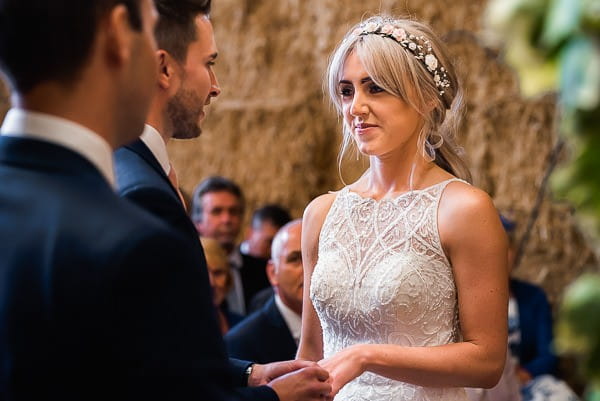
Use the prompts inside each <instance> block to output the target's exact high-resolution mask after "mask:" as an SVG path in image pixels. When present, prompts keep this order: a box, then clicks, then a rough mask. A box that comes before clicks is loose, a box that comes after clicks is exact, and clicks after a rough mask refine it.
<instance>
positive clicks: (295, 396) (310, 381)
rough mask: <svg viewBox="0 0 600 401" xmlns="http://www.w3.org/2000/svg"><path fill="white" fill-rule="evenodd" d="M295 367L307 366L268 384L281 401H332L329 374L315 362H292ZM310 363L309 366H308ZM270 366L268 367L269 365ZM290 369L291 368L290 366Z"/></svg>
mask: <svg viewBox="0 0 600 401" xmlns="http://www.w3.org/2000/svg"><path fill="white" fill-rule="evenodd" d="M290 362H294V365H293V366H305V367H302V368H300V369H298V370H295V371H293V372H291V373H287V374H285V375H283V376H280V377H278V378H277V379H273V380H271V381H270V382H269V383H268V386H270V387H271V388H272V389H273V390H275V392H276V393H277V396H278V397H279V400H280V401H317V400H318V401H323V400H330V399H331V398H330V393H331V384H330V383H329V382H328V379H329V373H328V372H327V371H326V370H325V369H323V368H321V367H320V366H319V365H317V364H316V363H315V362H307V361H290ZM306 363H308V365H306ZM267 366H268V365H267ZM288 367H291V366H290V365H288Z"/></svg>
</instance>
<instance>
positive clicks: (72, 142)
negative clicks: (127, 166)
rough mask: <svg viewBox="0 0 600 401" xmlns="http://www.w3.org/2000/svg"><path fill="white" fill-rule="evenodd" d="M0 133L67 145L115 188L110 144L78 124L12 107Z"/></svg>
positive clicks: (66, 146) (65, 146)
mask: <svg viewBox="0 0 600 401" xmlns="http://www.w3.org/2000/svg"><path fill="white" fill-rule="evenodd" d="M0 134H2V135H6V136H12V137H20V138H33V139H38V140H42V141H45V142H49V143H52V144H55V145H58V146H62V147H64V148H67V149H70V150H72V151H73V152H76V153H78V154H80V155H81V156H83V157H84V158H85V159H87V160H88V161H89V162H90V163H92V164H93V165H94V166H95V167H96V168H97V169H98V170H99V171H100V173H101V174H102V175H103V176H104V178H105V179H106V181H108V183H109V184H110V185H111V186H112V187H113V188H115V173H114V167H113V159H112V153H113V152H112V149H111V147H110V145H109V144H108V142H107V141H106V140H105V139H104V138H102V137H101V136H100V135H98V134H97V133H95V132H94V131H92V130H90V129H89V128H86V127H84V126H83V125H81V124H78V123H76V122H74V121H70V120H67V119H65V118H61V117H57V116H54V115H50V114H45V113H40V112H35V111H31V110H24V109H18V108H13V109H10V110H9V111H8V113H7V114H6V117H5V119H4V123H3V124H2V127H1V128H0Z"/></svg>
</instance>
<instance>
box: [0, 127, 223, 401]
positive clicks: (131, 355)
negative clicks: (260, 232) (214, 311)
mask: <svg viewBox="0 0 600 401" xmlns="http://www.w3.org/2000/svg"><path fill="white" fill-rule="evenodd" d="M0 183H1V185H0V238H1V240H0V399H2V400H27V401H29V400H58V399H59V400H78V401H79V400H107V399H117V400H121V399H128V400H131V399H144V400H162V401H164V400H165V399H173V400H174V399H188V398H192V399H196V400H198V399H217V396H218V395H219V394H218V393H219V391H218V389H217V390H214V389H213V388H215V387H216V386H218V385H219V386H227V385H229V383H230V381H229V378H228V376H227V372H228V370H229V368H228V366H227V365H226V364H224V363H222V361H223V358H224V354H225V350H224V347H223V344H222V341H221V339H220V337H219V335H218V329H217V328H216V327H212V326H211V325H208V324H206V322H204V321H203V320H202V319H193V318H192V317H193V316H198V315H202V314H203V313H204V314H208V313H209V308H207V307H206V305H209V303H210V302H211V300H210V297H209V294H208V293H207V292H206V291H198V288H207V287H208V280H207V277H206V274H205V272H204V271H202V270H201V269H200V268H199V267H198V266H199V264H200V263H201V258H200V255H198V254H197V253H196V252H192V251H190V248H189V246H188V245H187V242H186V240H185V239H184V238H183V237H182V236H181V235H180V234H179V233H177V232H176V231H175V230H173V229H171V228H170V227H168V226H167V225H165V224H164V223H162V222H161V221H160V220H158V219H156V218H154V217H153V216H151V215H150V214H147V213H146V212H144V211H142V210H140V209H138V208H137V207H135V206H133V205H131V204H130V203H129V202H126V201H124V200H122V199H119V198H118V197H117V196H116V195H115V194H114V192H113V189H112V188H110V186H109V185H108V184H107V183H106V181H105V180H104V178H103V177H102V176H101V174H100V172H99V171H98V170H97V169H96V168H95V167H94V166H93V165H92V164H91V163H90V162H89V161H88V160H86V159H85V158H83V157H82V156H80V155H79V154H77V153H75V152H72V151H70V150H68V149H66V148H63V147H60V146H57V145H53V144H50V143H47V142H43V141H38V140H34V139H25V138H13V137H4V136H0ZM207 350H210V352H207ZM208 378H210V379H208ZM206 380H211V381H213V383H210V384H207V383H205V381H206ZM219 388H220V387H219Z"/></svg>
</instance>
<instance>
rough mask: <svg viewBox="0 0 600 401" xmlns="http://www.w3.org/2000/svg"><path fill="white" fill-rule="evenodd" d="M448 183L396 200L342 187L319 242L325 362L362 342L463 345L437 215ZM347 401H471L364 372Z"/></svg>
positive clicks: (314, 291) (317, 294)
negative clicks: (357, 192) (366, 196)
mask: <svg viewBox="0 0 600 401" xmlns="http://www.w3.org/2000/svg"><path fill="white" fill-rule="evenodd" d="M454 180H456V179H452V180H447V181H444V182H441V183H438V184H436V185H433V186H431V187H428V188H425V189H422V190H415V191H410V192H407V193H405V194H402V195H400V196H398V197H396V198H392V199H382V200H378V201H377V200H374V199H371V198H363V197H361V196H360V195H358V194H356V193H354V192H351V191H350V190H349V188H348V187H346V188H344V189H342V190H341V191H340V192H339V193H338V195H337V196H336V199H335V201H334V202H333V204H332V205H331V208H330V210H329V213H328V214H327V217H326V219H325V222H324V223H323V227H322V229H321V234H320V237H319V257H318V261H317V264H316V266H315V269H314V272H313V275H312V279H311V289H310V297H311V300H312V302H313V305H314V307H315V310H316V312H317V314H318V316H319V319H320V321H321V327H322V329H323V344H324V350H323V353H324V356H325V357H328V356H331V355H333V354H335V353H336V352H337V351H340V350H342V349H344V348H346V347H348V346H350V345H353V344H357V343H371V344H399V345H403V346H434V345H440V344H447V343H450V342H454V341H457V339H458V336H459V330H458V313H457V299H456V287H455V284H454V277H453V274H452V268H451V266H450V263H449V262H448V260H447V258H446V256H445V254H444V251H443V249H442V246H441V243H440V238H439V234H438V228H437V209H438V203H439V199H440V197H441V194H442V192H443V190H444V188H445V187H446V185H447V184H448V183H450V182H451V181H454ZM335 400H336V401H342V400H353V401H354V400H361V401H363V400H364V401H383V400H386V401H387V400H411V401H413V400H414V401H421V400H423V401H425V400H436V401H439V400H443V401H454V400H461V401H462V400H466V398H465V393H464V390H463V389H458V388H442V389H440V388H424V387H420V386H414V385H411V384H407V383H403V382H399V381H396V380H391V379H388V378H385V377H383V376H379V375H376V374H374V373H370V372H366V373H364V374H363V375H361V376H360V377H358V378H356V379H355V380H353V381H352V382H350V383H348V384H347V385H346V386H345V387H344V388H343V389H342V390H341V391H340V393H339V394H338V396H337V397H336V398H335Z"/></svg>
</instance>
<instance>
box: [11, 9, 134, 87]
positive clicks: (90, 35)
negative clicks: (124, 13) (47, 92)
mask: <svg viewBox="0 0 600 401" xmlns="http://www.w3.org/2000/svg"><path fill="white" fill-rule="evenodd" d="M140 3H141V0H54V1H48V0H30V1H25V0H0V69H1V70H2V71H3V72H4V74H5V75H6V77H7V78H8V80H9V82H10V84H11V85H12V87H13V89H15V90H16V91H17V92H20V93H27V92H29V91H30V90H31V89H33V88H34V87H35V86H36V85H38V84H40V83H41V82H45V81H57V82H60V83H62V84H64V85H69V84H71V83H73V82H75V81H76V80H77V79H78V77H79V73H80V72H81V69H82V67H83V65H84V63H85V62H86V61H87V59H88V57H89V55H90V51H91V49H92V45H93V42H94V37H95V35H96V30H97V27H98V23H99V21H100V20H101V19H102V18H103V17H104V16H106V14H107V13H109V12H110V10H112V9H113V8H114V7H115V6H116V5H118V4H124V5H125V6H126V7H127V10H128V14H129V22H130V23H131V26H132V28H134V29H135V30H137V31H140V30H141V29H142V17H141V11H140Z"/></svg>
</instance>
